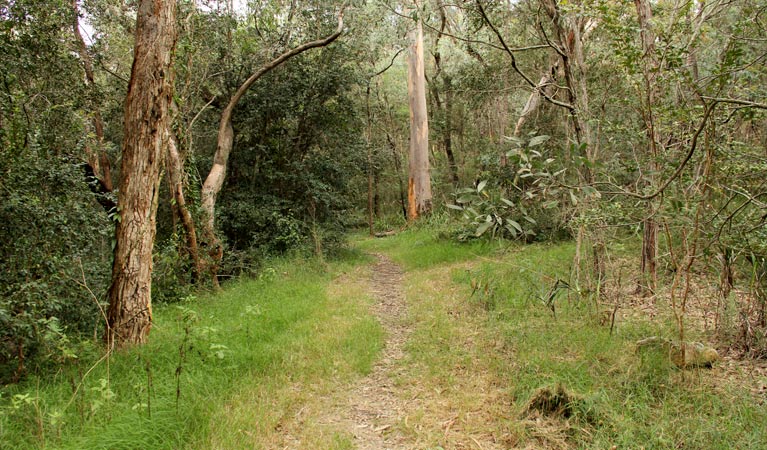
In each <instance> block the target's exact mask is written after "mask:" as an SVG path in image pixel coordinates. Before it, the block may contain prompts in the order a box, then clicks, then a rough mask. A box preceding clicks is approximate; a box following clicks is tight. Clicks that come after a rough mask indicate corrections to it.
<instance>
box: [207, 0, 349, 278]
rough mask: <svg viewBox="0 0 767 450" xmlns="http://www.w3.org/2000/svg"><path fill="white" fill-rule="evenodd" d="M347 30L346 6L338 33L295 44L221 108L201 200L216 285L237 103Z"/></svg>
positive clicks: (249, 80)
mask: <svg viewBox="0 0 767 450" xmlns="http://www.w3.org/2000/svg"><path fill="white" fill-rule="evenodd" d="M342 31H343V10H341V12H340V13H339V15H338V28H337V29H336V31H335V33H333V34H331V35H330V36H328V37H326V38H324V39H318V40H316V41H311V42H307V43H305V44H302V45H299V46H298V47H296V48H293V49H291V50H289V51H287V52H285V53H283V54H282V55H280V56H279V57H278V58H276V59H274V60H272V61H270V62H269V63H268V64H266V65H264V66H262V67H261V68H260V69H258V70H257V71H256V72H255V73H253V75H251V76H250V78H248V79H247V80H245V82H244V83H243V84H242V85H241V86H240V87H239V88H238V89H237V91H236V92H235V93H234V95H233V96H232V98H231V99H230V100H229V103H228V104H227V105H226V107H225V108H224V110H223V111H222V112H221V121H220V122H219V127H218V141H217V143H216V153H215V155H213V166H212V167H211V169H210V172H209V173H208V176H207V178H205V183H204V184H203V185H202V192H201V195H200V196H201V200H202V210H203V212H204V214H205V220H204V221H203V227H202V228H203V230H202V237H203V245H206V246H208V252H209V254H210V257H211V261H212V262H211V265H210V267H209V270H210V275H211V277H212V281H213V285H214V286H216V287H218V276H217V275H218V266H219V264H220V263H221V259H222V258H223V255H224V249H223V247H222V246H221V241H220V240H219V239H218V237H217V236H216V222H215V217H216V199H217V197H218V194H219V192H221V188H222V187H223V186H224V179H225V178H226V168H227V164H228V161H229V153H231V151H232V144H233V143H234V128H232V113H233V112H234V108H235V106H237V103H238V102H239V101H240V99H241V98H242V96H243V95H245V93H246V92H247V91H248V89H250V87H251V86H252V85H253V83H255V82H256V81H257V80H258V79H259V78H261V77H262V76H263V75H264V74H266V73H268V72H270V71H271V70H272V69H274V68H276V67H278V66H279V65H281V64H282V63H284V62H285V61H287V60H289V59H290V58H292V57H294V56H296V55H298V54H301V53H303V52H305V51H307V50H310V49H312V48H317V47H324V46H326V45H328V44H330V43H331V42H333V41H335V40H336V39H337V38H338V37H339V36H340V35H341V32H342Z"/></svg>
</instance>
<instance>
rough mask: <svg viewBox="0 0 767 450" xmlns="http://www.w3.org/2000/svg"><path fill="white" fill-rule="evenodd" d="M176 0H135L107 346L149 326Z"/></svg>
mask: <svg viewBox="0 0 767 450" xmlns="http://www.w3.org/2000/svg"><path fill="white" fill-rule="evenodd" d="M176 38H177V29H176V2H175V1H174V0H141V2H140V3H139V6H138V10H137V15H136V43H135V47H134V51H133V55H134V56H133V67H132V69H131V78H130V83H129V84H128V94H127V96H126V99H125V120H124V127H125V137H124V142H123V153H122V169H121V170H120V193H119V197H118V206H119V208H120V220H119V221H118V223H117V227H116V240H117V244H116V247H115V250H114V262H113V266H112V284H111V286H110V287H109V309H108V312H107V330H106V341H107V344H108V346H109V348H113V347H121V346H124V345H128V344H141V343H145V342H146V340H147V336H148V334H149V330H150V328H151V326H152V300H151V298H152V248H153V246H154V237H155V231H156V230H155V215H156V212H157V202H158V199H159V188H160V168H161V167H162V163H163V157H164V154H165V152H164V149H163V145H165V144H166V143H167V137H168V130H169V128H170V117H171V114H170V104H171V100H172V98H173V78H174V73H173V67H172V64H173V53H174V49H175V46H176Z"/></svg>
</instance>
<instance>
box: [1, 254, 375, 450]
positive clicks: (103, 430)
mask: <svg viewBox="0 0 767 450" xmlns="http://www.w3.org/2000/svg"><path fill="white" fill-rule="evenodd" d="M366 261H367V260H366V258H365V257H364V256H362V255H361V254H358V253H355V254H352V255H351V256H349V257H347V258H346V260H345V261H342V262H336V263H331V264H330V266H328V267H326V266H324V265H320V264H316V263H313V262H311V261H299V260H290V261H275V262H274V264H273V266H272V268H271V269H270V270H266V271H265V272H264V275H263V276H262V277H261V278H260V279H259V280H249V281H241V282H236V283H233V284H232V285H230V286H228V287H227V288H226V289H225V290H224V291H223V292H222V293H219V294H215V295H214V294H210V295H203V296H200V298H196V299H189V300H187V301H185V302H183V303H181V304H177V305H169V306H163V307H161V308H157V310H156V311H155V325H154V328H153V330H152V334H151V336H150V343H149V344H147V345H145V346H143V347H140V348H134V349H130V350H127V351H121V352H118V353H117V354H114V355H112V356H111V357H110V358H109V360H108V361H102V362H101V363H98V364H96V358H97V353H98V351H97V349H96V348H93V349H91V350H90V352H88V353H87V354H82V355H81V357H80V359H79V360H78V361H77V363H73V364H69V365H67V366H65V367H62V368H61V369H60V370H59V371H58V372H57V373H56V374H55V375H54V376H52V377H47V378H46V379H35V378H31V379H28V380H27V381H26V382H25V383H23V384H20V385H16V386H8V387H4V388H3V389H2V391H1V392H0V393H1V397H0V402H1V405H2V412H3V414H2V417H0V447H1V448H8V449H20V448H72V449H75V448H77V449H79V448H89V449H97V448H105V449H106V448H109V449H119V448H126V449H127V448H152V449H162V448H168V449H170V448H213V447H215V448H273V447H272V444H273V443H274V442H276V441H277V440H280V439H282V437H281V436H282V435H283V434H284V433H282V432H281V430H280V424H281V423H282V422H284V421H285V418H286V417H287V416H290V415H291V414H293V413H295V411H296V410H297V409H298V408H299V407H298V405H300V404H302V402H304V401H305V399H306V397H307V396H310V395H312V392H315V393H316V392H321V391H323V390H330V389H332V385H333V384H334V383H343V382H345V381H347V380H349V379H353V378H354V377H357V376H359V375H360V374H364V373H366V372H367V371H369V370H370V367H371V364H372V361H373V360H374V358H375V356H376V355H377V353H378V351H379V349H380V346H381V342H382V333H381V330H380V327H379V325H378V324H377V322H376V321H375V320H374V319H373V318H372V317H371V316H370V315H369V314H368V312H367V311H368V304H369V299H368V298H367V297H366V294H365V292H363V290H361V289H362V288H361V287H359V286H357V287H356V288H353V287H350V289H349V290H348V291H347V292H346V293H344V294H340V295H335V296H329V295H328V293H327V290H326V288H327V285H328V284H330V283H331V281H333V280H334V279H337V277H338V276H339V275H340V274H341V273H343V272H345V271H350V270H354V267H355V266H356V265H359V264H362V263H364V262H366ZM355 289H356V290H355ZM308 386H311V387H312V388H311V389H303V388H304V387H308ZM275 436H278V437H275ZM319 444H321V445H323V446H324V448H345V447H348V445H347V444H348V442H344V439H343V438H342V437H338V436H327V437H326V440H325V441H323V442H321V443H319ZM325 444H327V445H325Z"/></svg>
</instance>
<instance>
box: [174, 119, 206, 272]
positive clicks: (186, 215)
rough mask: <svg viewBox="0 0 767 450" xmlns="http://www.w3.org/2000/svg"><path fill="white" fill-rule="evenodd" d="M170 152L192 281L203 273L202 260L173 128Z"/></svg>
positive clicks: (176, 203) (176, 200) (178, 209)
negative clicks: (187, 201) (187, 203)
mask: <svg viewBox="0 0 767 450" xmlns="http://www.w3.org/2000/svg"><path fill="white" fill-rule="evenodd" d="M166 148H167V149H168V154H167V155H166V157H167V160H166V164H165V167H166V168H167V171H168V184H170V190H171V194H172V195H173V200H174V201H175V207H176V210H177V211H178V216H179V218H180V219H181V225H182V226H183V227H184V234H185V235H186V247H187V251H188V252H189V257H190V258H192V281H193V282H196V281H198V280H199V279H200V276H201V275H202V261H201V260H200V251H199V246H198V245H197V228H196V227H195V224H194V218H192V213H191V212H189V207H187V205H186V196H185V195H184V163H183V161H182V160H181V155H180V154H179V151H178V143H177V141H176V136H175V135H174V134H173V131H172V130H168V144H167V147H166Z"/></svg>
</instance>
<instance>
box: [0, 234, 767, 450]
mask: <svg viewBox="0 0 767 450" xmlns="http://www.w3.org/2000/svg"><path fill="white" fill-rule="evenodd" d="M353 240H354V247H355V248H356V249H357V250H355V251H351V252H348V254H346V255H345V256H344V259H343V260H342V261H339V262H332V263H330V264H328V265H324V264H320V263H317V262H313V261H302V260H300V259H290V260H283V261H275V262H274V263H273V265H272V267H273V270H268V271H266V272H265V274H264V276H262V278H261V279H259V280H250V281H241V282H235V283H232V284H230V285H228V286H226V289H225V290H224V291H223V292H222V293H219V294H215V295H214V294H210V295H202V296H200V297H199V298H197V299H192V300H188V301H186V302H184V303H182V304H179V305H170V306H164V307H161V308H158V309H157V311H156V312H155V319H156V323H155V327H154V329H153V331H152V334H151V341H150V343H149V344H148V345H146V346H144V347H141V348H136V349H132V350H129V351H124V352H120V353H118V354H115V355H113V356H112V357H111V358H110V360H109V367H108V370H107V365H106V362H102V363H101V364H98V365H96V366H95V368H93V370H92V371H91V372H90V373H87V376H86V372H87V371H88V370H89V369H90V368H91V367H94V363H95V361H96V360H97V359H98V349H97V348H96V347H95V346H93V345H91V347H90V348H87V347H86V348H83V349H80V351H79V354H80V356H81V358H80V361H79V363H78V364H70V365H68V366H66V367H63V368H62V369H61V370H60V371H58V372H56V373H53V374H49V375H48V376H46V377H45V378H44V379H43V378H41V379H35V378H30V379H28V380H26V381H25V382H24V383H23V384H20V385H17V386H8V387H4V388H3V389H2V391H0V408H2V409H1V410H0V448H8V449H16V448H72V449H75V448H114V449H119V448H153V449H154V448H168V449H171V448H264V449H268V448H285V447H288V448H294V447H295V442H293V441H288V442H286V441H285V440H284V439H285V436H286V434H291V435H292V436H297V437H298V438H300V442H301V446H300V447H301V448H322V449H336V450H341V449H351V448H354V443H353V438H352V436H351V434H350V433H349V432H348V430H346V431H345V430H342V429H341V430H339V429H334V428H333V427H332V426H328V425H326V424H323V422H322V420H321V418H322V417H323V416H324V415H325V414H327V413H328V408H329V407H330V406H329V405H334V404H343V394H344V393H345V392H348V389H347V388H348V386H350V385H353V384H354V381H355V380H356V379H357V378H358V377H360V376H362V375H364V374H366V373H368V372H369V371H370V370H371V365H372V364H373V362H374V360H375V358H376V357H377V355H378V354H379V351H380V349H381V345H382V342H383V332H382V330H381V328H380V326H379V325H378V324H377V322H376V321H375V320H374V319H373V318H372V317H371V315H370V313H369V310H368V306H369V304H370V301H371V299H370V298H369V296H368V286H367V285H366V284H365V283H366V281H365V280H367V277H368V272H366V270H369V269H365V268H364V266H365V265H366V264H367V263H369V262H370V261H372V258H370V257H367V256H364V254H363V252H371V253H374V252H382V253H386V254H388V255H389V256H390V257H391V258H392V259H393V260H395V261H396V262H397V263H399V264H401V265H402V266H403V268H404V269H405V271H406V274H405V280H404V285H403V289H404V291H405V293H406V298H407V302H408V323H409V324H410V325H411V327H412V334H411V335H410V339H409V341H408V343H407V345H406V355H405V357H404V358H403V360H402V367H401V368H400V369H401V370H398V371H397V375H396V379H395V380H394V382H395V386H396V387H397V389H398V392H399V394H398V395H400V397H401V398H402V399H405V400H406V403H407V404H408V405H409V406H408V408H410V410H408V411H407V413H406V418H405V419H404V420H403V421H402V423H399V424H397V425H396V426H395V427H394V428H393V429H394V430H396V431H397V432H399V433H401V434H402V435H403V436H405V437H406V438H407V439H408V440H409V443H410V444H412V447H413V448H437V447H443V448H456V447H460V446H464V447H473V446H475V445H476V444H475V442H476V441H474V439H480V440H482V439H483V438H487V437H488V436H493V439H492V441H493V442H497V443H499V444H500V445H502V446H505V447H509V448H511V447H520V448H525V447H535V448H611V447H613V446H617V448H646V449H651V448H652V449H655V448H657V449H665V448H686V449H729V448H743V449H749V448H753V449H758V448H766V447H767V427H765V424H767V410H765V408H764V406H760V405H759V404H757V402H756V401H755V398H754V397H753V396H752V394H751V393H750V392H749V391H748V385H747V384H743V383H738V382H735V381H733V380H734V378H732V377H728V376H725V373H724V371H723V370H722V369H719V368H714V369H713V370H707V369H700V370H688V371H680V370H678V369H676V368H674V367H673V366H671V364H670V363H669V362H668V361H667V357H666V355H664V354H663V353H662V352H655V353H653V352H646V353H643V354H636V353H635V351H634V342H635V341H636V340H637V339H640V338H643V337H647V336H650V335H663V336H672V335H673V324H671V323H669V321H668V316H669V315H668V314H667V313H666V314H664V313H663V311H660V313H659V314H658V316H657V317H658V318H656V319H653V320H650V319H649V318H642V317H639V318H636V319H632V320H631V321H628V320H626V321H619V322H618V323H617V326H616V328H615V330H614V332H613V333H612V334H611V333H610V330H609V327H608V326H605V325H602V324H600V321H599V318H600V314H599V312H598V311H596V309H595V307H594V304H593V302H592V300H591V299H590V297H588V294H585V295H584V297H583V298H580V297H579V296H578V295H577V293H574V292H572V291H570V292H567V291H563V292H562V294H561V295H560V296H558V297H557V298H556V300H555V306H556V307H555V311H556V314H554V313H553V312H552V311H551V309H549V308H548V307H547V305H545V304H544V302H543V301H542V299H543V298H545V297H546V295H547V293H548V292H549V290H550V288H551V287H552V286H553V284H554V283H555V281H556V280H557V279H563V280H567V279H568V277H569V272H570V267H571V264H572V258H573V253H574V245H573V244H572V243H560V244H535V245H527V246H525V245H519V244H511V245H510V244H499V243H482V242H473V243H469V244H458V243H454V242H450V241H447V240H445V239H442V238H439V237H438V236H437V235H436V234H435V233H433V232H431V231H430V230H429V228H428V227H420V228H417V229H414V230H409V231H405V232H402V233H399V234H397V235H396V236H391V237H387V238H382V239H370V238H367V237H363V236H362V235H357V236H355V237H354V239H353ZM659 308H661V309H663V308H668V306H664V305H662V304H660V305H659ZM187 329H188V331H189V335H188V337H186V338H185V336H186V335H187ZM691 334H693V335H694V332H692V330H691ZM180 348H181V349H183V355H182V356H179V350H180ZM179 367H181V372H180V373H181V375H180V392H181V395H180V398H179V400H178V408H177V407H176V377H175V374H176V371H177V369H178V368H179ZM740 379H741V380H744V379H745V377H740ZM81 380H83V381H82V386H79V387H78V384H79V383H80V381H81ZM107 380H108V381H107ZM765 381H767V380H762V382H765ZM557 384H562V385H564V386H565V387H566V389H568V391H570V392H571V393H573V394H574V395H575V396H576V398H578V399H579V400H578V401H577V404H576V405H575V406H574V409H575V415H574V416H573V417H571V418H570V419H568V420H563V419H545V420H543V421H542V422H537V421H531V420H524V418H522V417H521V414H522V412H523V410H524V408H525V406H526V405H527V403H528V401H529V399H530V398H531V396H533V395H534V393H535V392H536V390H537V389H539V388H542V387H553V386H556V385H557ZM75 389H77V394H76V395H73V391H74V390H75ZM323 399H324V400H323ZM328 399H329V400H328ZM339 399H340V403H339ZM148 403H151V405H150V404H148ZM150 411H151V417H150ZM496 438H497V439H496ZM488 439H489V438H488Z"/></svg>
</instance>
